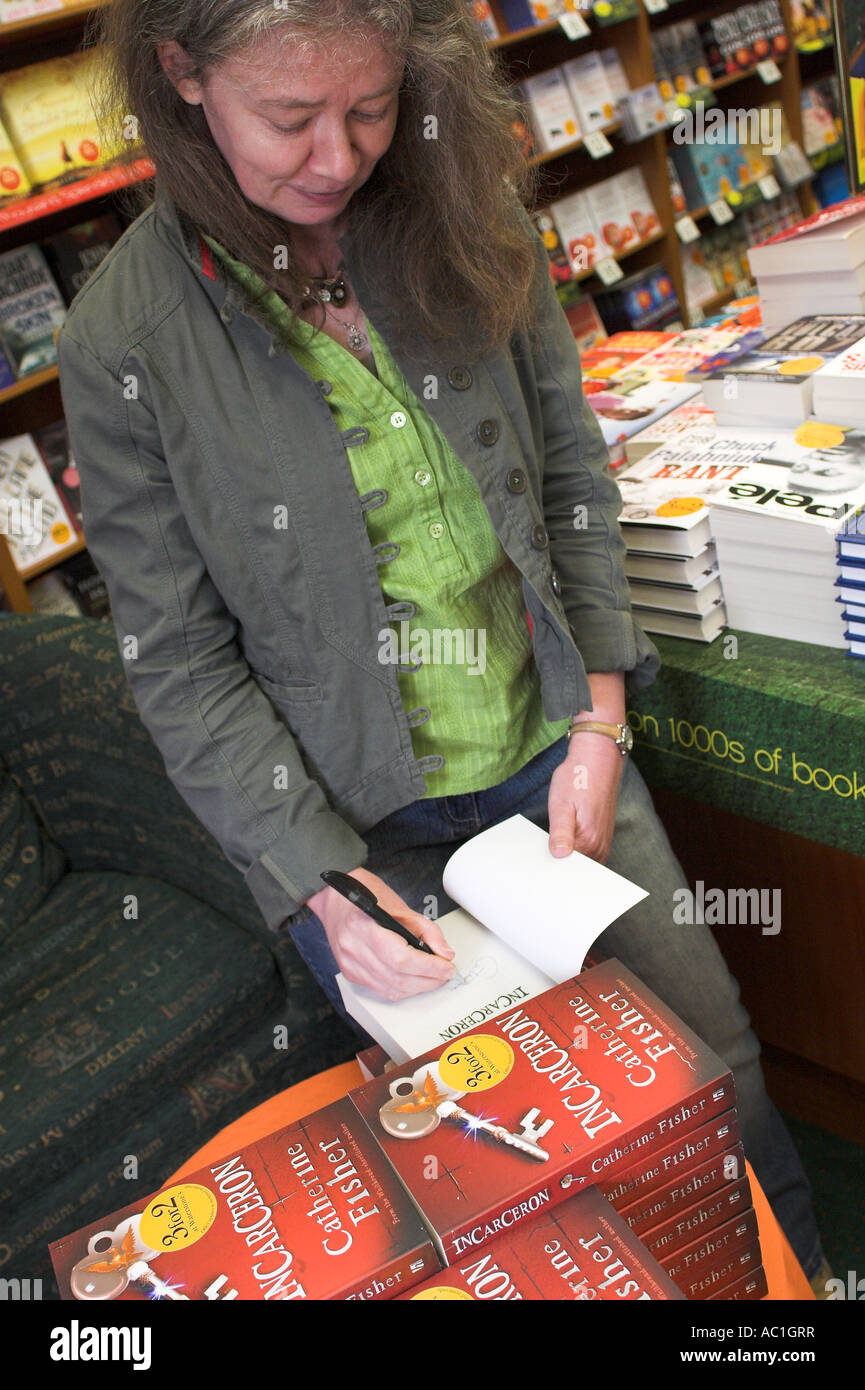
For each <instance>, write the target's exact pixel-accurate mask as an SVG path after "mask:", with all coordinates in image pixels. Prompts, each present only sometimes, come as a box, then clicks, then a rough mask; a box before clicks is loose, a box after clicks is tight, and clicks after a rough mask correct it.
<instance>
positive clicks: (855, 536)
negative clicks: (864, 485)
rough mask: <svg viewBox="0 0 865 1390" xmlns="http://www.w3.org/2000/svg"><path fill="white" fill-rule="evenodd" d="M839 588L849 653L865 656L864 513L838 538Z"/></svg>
mask: <svg viewBox="0 0 865 1390" xmlns="http://www.w3.org/2000/svg"><path fill="white" fill-rule="evenodd" d="M837 587H838V599H837V601H838V603H840V604H842V605H843V610H842V613H841V618H842V621H843V623H844V640H845V641H846V643H847V650H848V651H849V653H850V655H851V656H859V657H865V512H861V511H859V512H856V513H855V515H853V516H851V517H849V518H848V519H847V522H846V524H845V526H844V530H843V531H842V532H841V533H840V535H839V536H838V580H837Z"/></svg>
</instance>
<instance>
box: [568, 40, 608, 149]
mask: <svg viewBox="0 0 865 1390" xmlns="http://www.w3.org/2000/svg"><path fill="white" fill-rule="evenodd" d="M561 71H562V73H563V75H564V79H565V82H566V83H567V87H568V90H569V92H570V94H571V99H572V101H573V104H574V108H575V110H576V112H577V116H578V119H579V122H580V126H581V128H582V132H583V134H584V135H588V134H590V132H591V131H593V130H600V129H601V127H602V126H606V125H611V124H612V122H613V121H614V120H615V119H616V110H617V107H618V100H617V99H616V97H614V96H613V92H612V90H611V88H610V83H609V78H608V76H607V73H608V71H609V69H608V67H607V66H606V65H605V64H604V61H603V59H602V57H601V55H600V53H596V52H591V53H583V54H581V55H580V57H579V58H569V59H568V61H567V62H566V63H562V66H561Z"/></svg>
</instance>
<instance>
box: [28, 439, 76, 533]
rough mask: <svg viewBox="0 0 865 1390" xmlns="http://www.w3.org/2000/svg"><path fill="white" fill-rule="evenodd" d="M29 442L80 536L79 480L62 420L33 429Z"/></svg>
mask: <svg viewBox="0 0 865 1390" xmlns="http://www.w3.org/2000/svg"><path fill="white" fill-rule="evenodd" d="M33 441H34V443H35V444H36V447H37V449H38V450H39V452H40V454H41V455H42V459H43V462H44V463H45V467H46V468H47V469H48V472H49V474H50V476H51V481H52V483H53V484H54V486H55V488H56V489H57V494H58V496H59V497H60V499H61V501H62V502H63V505H64V507H65V508H66V513H67V516H68V517H69V520H70V521H71V523H72V526H73V528H74V530H75V531H77V532H78V533H79V534H81V533H82V532H83V530H84V519H83V517H82V514H81V480H80V478H79V475H78V465H77V464H76V462H75V459H74V457H73V454H72V447H71V445H70V443H69V431H68V429H67V428H66V421H65V420H56V421H55V422H54V424H52V425H43V426H42V428H41V429H38V430H34V432H33Z"/></svg>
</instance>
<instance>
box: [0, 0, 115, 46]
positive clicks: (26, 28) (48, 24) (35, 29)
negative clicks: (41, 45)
mask: <svg viewBox="0 0 865 1390" xmlns="http://www.w3.org/2000/svg"><path fill="white" fill-rule="evenodd" d="M110 3H111V0H89V3H83V4H80V5H77V4H73V3H69V0H67V2H66V3H64V4H63V5H62V6H61V7H60V8H58V9H56V10H47V11H46V12H45V14H40V15H31V17H30V18H29V19H16V20H14V21H13V22H12V23H11V24H0V40H2V39H10V38H11V39H20V38H28V39H29V38H34V39H35V38H42V36H43V35H44V34H49V33H50V32H51V30H52V29H62V28H65V27H66V25H67V24H68V23H69V21H70V20H75V19H83V18H84V17H85V16H86V15H87V14H88V13H89V12H90V11H91V10H100V9H102V7H103V6H104V5H108V4H110Z"/></svg>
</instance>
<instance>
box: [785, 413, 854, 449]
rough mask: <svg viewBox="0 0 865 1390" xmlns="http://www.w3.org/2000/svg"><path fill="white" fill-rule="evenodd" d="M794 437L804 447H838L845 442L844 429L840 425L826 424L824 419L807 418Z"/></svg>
mask: <svg viewBox="0 0 865 1390" xmlns="http://www.w3.org/2000/svg"><path fill="white" fill-rule="evenodd" d="M793 438H794V440H795V441H796V443H797V444H801V446H802V448H803V449H836V448H837V447H838V445H839V444H843V443H844V431H843V430H842V429H841V427H840V426H839V425H826V424H824V423H823V421H822V420H806V421H805V423H804V425H800V426H799V428H798V429H797V430H796V432H795V433H794V435H793Z"/></svg>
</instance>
